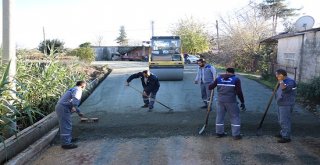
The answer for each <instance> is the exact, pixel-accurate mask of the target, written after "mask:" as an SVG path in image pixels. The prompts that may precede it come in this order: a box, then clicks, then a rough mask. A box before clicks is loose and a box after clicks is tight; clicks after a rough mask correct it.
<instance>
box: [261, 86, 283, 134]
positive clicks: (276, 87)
mask: <svg viewBox="0 0 320 165" xmlns="http://www.w3.org/2000/svg"><path fill="white" fill-rule="evenodd" d="M278 87H279V83H277V84H276V85H275V86H274V89H273V92H272V95H271V96H270V99H269V102H268V104H267V107H266V109H265V111H264V114H263V116H262V119H261V121H260V124H259V126H258V128H257V133H256V134H257V136H260V135H261V133H262V129H261V128H262V124H263V121H264V119H265V117H266V115H267V112H268V110H269V107H270V105H271V103H272V100H273V97H274V95H275V93H276V91H277V89H278Z"/></svg>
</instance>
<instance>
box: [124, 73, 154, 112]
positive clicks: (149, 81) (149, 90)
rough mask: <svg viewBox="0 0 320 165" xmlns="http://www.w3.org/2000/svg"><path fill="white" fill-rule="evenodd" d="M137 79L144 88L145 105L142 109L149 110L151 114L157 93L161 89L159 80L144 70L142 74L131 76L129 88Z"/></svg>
mask: <svg viewBox="0 0 320 165" xmlns="http://www.w3.org/2000/svg"><path fill="white" fill-rule="evenodd" d="M136 78H140V79H141V84H142V87H143V94H142V98H143V102H144V105H143V106H142V108H149V112H151V111H152V109H153V105H154V102H155V99H156V95H157V92H158V90H159V88H160V83H159V80H158V78H157V76H156V75H154V74H152V73H150V72H149V71H148V70H144V71H142V72H138V73H135V74H132V75H131V76H129V78H128V79H127V84H126V85H127V86H129V85H130V82H131V81H132V80H133V79H136Z"/></svg>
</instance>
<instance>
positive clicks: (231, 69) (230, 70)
mask: <svg viewBox="0 0 320 165" xmlns="http://www.w3.org/2000/svg"><path fill="white" fill-rule="evenodd" d="M226 71H227V72H228V73H234V68H227V69H226Z"/></svg>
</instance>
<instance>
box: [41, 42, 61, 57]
mask: <svg viewBox="0 0 320 165" xmlns="http://www.w3.org/2000/svg"><path fill="white" fill-rule="evenodd" d="M63 49H64V42H62V41H60V40H58V39H52V40H49V39H48V40H45V41H42V42H41V43H40V44H39V46H38V50H39V51H41V52H42V53H44V54H45V55H46V56H53V55H54V54H56V53H61V52H62V51H63Z"/></svg>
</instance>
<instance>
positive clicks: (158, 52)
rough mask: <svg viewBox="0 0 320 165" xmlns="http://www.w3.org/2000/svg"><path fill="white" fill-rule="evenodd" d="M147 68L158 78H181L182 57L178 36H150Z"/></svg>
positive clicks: (182, 68)
mask: <svg viewBox="0 0 320 165" xmlns="http://www.w3.org/2000/svg"><path fill="white" fill-rule="evenodd" d="M149 70H150V72H151V73H153V74H155V75H156V76H157V77H158V79H159V80H169V81H170V80H183V70H184V57H183V54H182V52H181V39H180V37H179V36H153V37H152V38H151V43H150V52H149Z"/></svg>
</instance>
